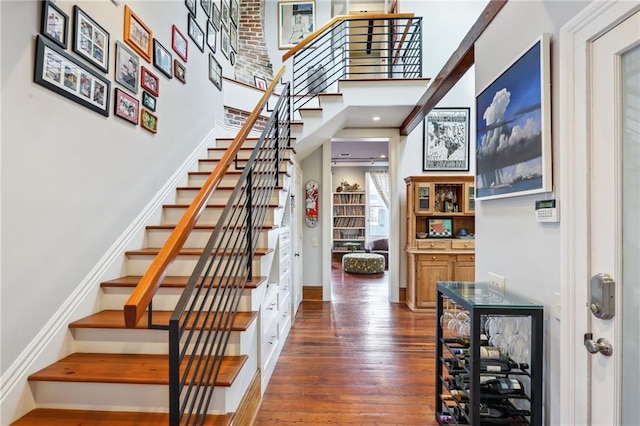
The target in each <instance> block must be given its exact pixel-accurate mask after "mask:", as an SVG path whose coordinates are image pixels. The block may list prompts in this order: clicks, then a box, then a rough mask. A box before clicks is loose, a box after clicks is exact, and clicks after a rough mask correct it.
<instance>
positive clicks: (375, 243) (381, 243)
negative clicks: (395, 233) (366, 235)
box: [364, 238, 389, 270]
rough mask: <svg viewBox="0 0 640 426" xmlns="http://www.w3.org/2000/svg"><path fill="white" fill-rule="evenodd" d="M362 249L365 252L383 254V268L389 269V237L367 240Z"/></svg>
mask: <svg viewBox="0 0 640 426" xmlns="http://www.w3.org/2000/svg"><path fill="white" fill-rule="evenodd" d="M364 251H365V252H367V253H375V254H381V255H383V256H384V269H385V270H388V269H389V239H388V238H378V239H376V240H370V241H367V242H366V243H365V245H364Z"/></svg>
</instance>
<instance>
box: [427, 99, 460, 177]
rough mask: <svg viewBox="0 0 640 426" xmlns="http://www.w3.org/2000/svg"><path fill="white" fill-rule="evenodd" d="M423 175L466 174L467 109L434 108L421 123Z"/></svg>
mask: <svg viewBox="0 0 640 426" xmlns="http://www.w3.org/2000/svg"><path fill="white" fill-rule="evenodd" d="M422 150H423V160H422V170H423V171H425V172H426V171H466V170H469V108H434V109H432V110H431V111H430V112H429V114H427V117H426V118H425V119H424V121H423V141H422Z"/></svg>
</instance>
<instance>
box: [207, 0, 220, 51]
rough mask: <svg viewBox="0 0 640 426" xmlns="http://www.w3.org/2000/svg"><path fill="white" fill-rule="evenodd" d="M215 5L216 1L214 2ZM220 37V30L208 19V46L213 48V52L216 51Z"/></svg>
mask: <svg viewBox="0 0 640 426" xmlns="http://www.w3.org/2000/svg"><path fill="white" fill-rule="evenodd" d="M213 5H214V6H215V3H214V4H213ZM217 37H218V31H217V30H216V28H215V27H214V26H213V22H211V21H207V46H209V49H211V52H212V53H216V40H217Z"/></svg>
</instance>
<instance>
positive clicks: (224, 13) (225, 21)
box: [220, 0, 230, 29]
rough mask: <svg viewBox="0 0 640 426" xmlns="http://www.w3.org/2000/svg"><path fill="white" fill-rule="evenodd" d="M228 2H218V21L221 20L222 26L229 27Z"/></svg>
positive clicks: (224, 0)
mask: <svg viewBox="0 0 640 426" xmlns="http://www.w3.org/2000/svg"><path fill="white" fill-rule="evenodd" d="M229 14H230V12H229V2H228V0H222V3H220V21H221V22H222V26H223V27H226V28H227V29H228V28H229V19H230V17H229Z"/></svg>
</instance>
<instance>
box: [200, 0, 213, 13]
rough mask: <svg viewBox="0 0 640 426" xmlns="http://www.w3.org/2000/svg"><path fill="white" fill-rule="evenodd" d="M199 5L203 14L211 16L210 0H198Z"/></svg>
mask: <svg viewBox="0 0 640 426" xmlns="http://www.w3.org/2000/svg"><path fill="white" fill-rule="evenodd" d="M200 6H202V10H204V14H205V15H207V16H211V0H200Z"/></svg>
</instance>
